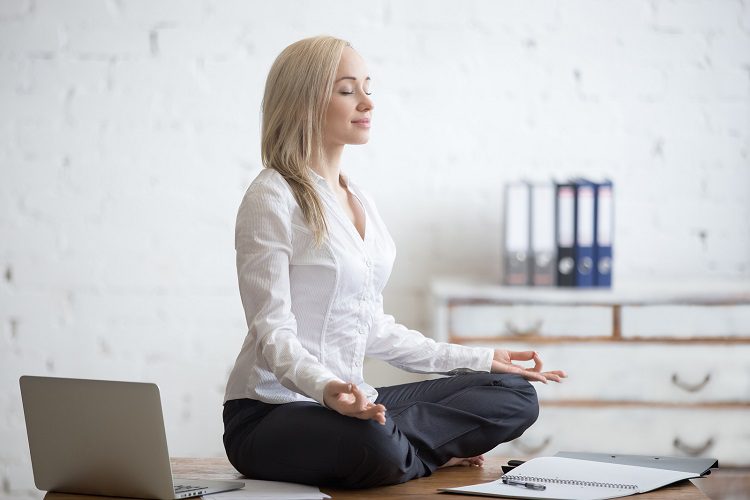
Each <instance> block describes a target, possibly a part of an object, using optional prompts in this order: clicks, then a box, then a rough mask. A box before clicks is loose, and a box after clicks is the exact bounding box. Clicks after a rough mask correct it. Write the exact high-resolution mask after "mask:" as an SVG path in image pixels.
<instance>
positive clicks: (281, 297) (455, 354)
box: [224, 169, 493, 404]
mask: <svg viewBox="0 0 750 500" xmlns="http://www.w3.org/2000/svg"><path fill="white" fill-rule="evenodd" d="M312 175H313V176H314V180H315V182H316V186H317V189H318V194H319V195H320V198H321V200H322V202H323V205H324V209H325V215H326V221H327V223H328V231H329V234H328V236H327V237H326V238H325V241H324V243H323V245H322V246H321V247H320V248H316V247H315V243H314V237H313V234H312V231H311V230H310V229H309V228H308V226H307V224H306V222H305V220H304V216H303V215H302V210H301V209H300V207H299V205H298V204H297V202H296V200H295V198H294V195H293V194H292V191H291V189H290V187H289V185H288V184H287V182H286V180H284V178H283V177H282V176H281V174H279V173H278V172H277V171H275V170H273V169H263V170H262V171H261V172H260V174H258V176H257V177H256V178H255V180H254V181H253V182H252V184H251V185H250V187H249V188H248V189H247V192H246V193H245V196H244V198H243V200H242V203H241V204H240V208H239V211H238V214H237V225H236V230H235V249H236V250H237V275H238V278H239V287H240V296H241V298H242V305H243V307H244V309H245V317H246V319H247V325H248V332H247V336H246V337H245V341H244V343H243V345H242V349H241V350H240V353H239V355H238V356H237V360H236V361H235V364H234V368H233V369H232V372H231V373H230V375H229V381H228V382H227V387H226V393H225V397H224V401H225V402H226V401H228V400H231V399H241V398H251V399H257V400H260V401H264V402H266V403H288V402H292V401H317V402H318V403H320V404H324V403H323V389H324V387H325V385H326V384H327V383H328V382H330V381H332V380H340V381H343V382H351V383H354V384H356V385H357V386H358V387H359V388H360V389H361V390H362V391H363V392H364V394H366V395H367V398H368V399H369V400H370V401H373V402H374V401H375V399H376V398H377V395H378V393H377V391H376V390H375V389H374V388H373V387H372V386H370V385H368V384H367V383H366V382H365V381H364V379H363V376H362V363H363V360H364V358H365V356H370V357H373V358H377V359H381V360H384V361H387V362H388V363H390V364H391V365H393V366H396V367H398V368H401V369H403V370H407V371H410V372H416V373H443V374H453V373H460V372H467V371H482V372H488V371H490V367H491V365H492V357H493V350H492V349H490V348H484V347H468V346H461V345H456V344H448V343H443V342H435V341H434V340H432V339H429V338H427V337H425V336H424V335H422V334H421V333H419V332H417V331H415V330H409V329H407V328H406V327H404V326H403V325H400V324H397V323H396V322H395V320H394V318H393V316H390V315H387V314H385V313H384V312H383V295H382V292H383V288H384V287H385V285H386V283H387V282H388V277H389V276H390V273H391V269H392V267H393V261H394V258H395V256H396V247H395V245H394V243H393V239H392V238H391V236H390V234H389V233H388V230H387V229H386V227H385V225H384V224H383V221H382V220H381V218H380V215H379V214H378V211H377V209H376V208H375V204H374V203H373V202H372V200H371V199H370V197H369V196H368V195H367V194H365V193H364V192H363V191H362V190H361V189H359V188H358V187H357V186H356V185H355V184H354V183H352V182H351V181H349V180H348V179H347V178H346V177H345V176H344V175H342V176H341V178H342V180H343V181H344V183H345V184H346V186H347V189H349V191H350V192H351V193H352V194H353V195H354V196H355V197H356V198H357V199H358V200H359V201H360V203H361V204H362V207H363V208H364V213H365V236H364V240H363V239H362V237H361V236H360V234H359V232H358V231H357V229H356V228H355V226H354V224H353V223H352V221H351V220H350V219H349V218H348V217H347V215H346V213H345V211H344V209H343V207H342V206H341V205H340V204H339V202H338V200H337V199H336V196H335V194H334V193H333V191H332V190H331V189H330V187H329V186H328V184H327V183H326V181H325V179H324V178H323V177H321V176H319V175H318V174H317V173H315V172H312Z"/></svg>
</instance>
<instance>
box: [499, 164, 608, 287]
mask: <svg viewBox="0 0 750 500" xmlns="http://www.w3.org/2000/svg"><path fill="white" fill-rule="evenodd" d="M613 225H614V221H613V186H612V181H610V180H605V181H602V182H594V181H592V180H589V179H583V178H575V179H571V180H569V181H564V182H557V181H546V182H529V181H518V182H512V183H509V184H506V186H505V245H504V267H505V277H504V283H505V284H506V285H513V286H558V287H580V288H586V287H604V288H611V287H612V237H613Z"/></svg>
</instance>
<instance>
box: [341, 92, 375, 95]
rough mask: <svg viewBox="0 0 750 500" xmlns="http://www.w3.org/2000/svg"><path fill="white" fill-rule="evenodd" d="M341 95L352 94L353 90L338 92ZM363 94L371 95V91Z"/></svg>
mask: <svg viewBox="0 0 750 500" xmlns="http://www.w3.org/2000/svg"><path fill="white" fill-rule="evenodd" d="M340 94H342V95H353V94H354V92H340ZM365 95H372V92H365Z"/></svg>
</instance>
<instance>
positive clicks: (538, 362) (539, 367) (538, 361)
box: [533, 351, 543, 373]
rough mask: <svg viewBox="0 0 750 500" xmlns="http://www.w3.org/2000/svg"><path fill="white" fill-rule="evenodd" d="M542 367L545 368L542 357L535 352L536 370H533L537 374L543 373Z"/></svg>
mask: <svg viewBox="0 0 750 500" xmlns="http://www.w3.org/2000/svg"><path fill="white" fill-rule="evenodd" d="M542 366H543V363H542V358H541V356H539V353H538V352H536V351H534V368H533V370H534V371H535V372H540V373H541V371H542Z"/></svg>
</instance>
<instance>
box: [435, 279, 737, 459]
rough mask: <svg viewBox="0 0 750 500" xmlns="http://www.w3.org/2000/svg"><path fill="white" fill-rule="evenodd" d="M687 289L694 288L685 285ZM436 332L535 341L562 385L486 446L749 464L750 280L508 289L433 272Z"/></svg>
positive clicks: (483, 341)
mask: <svg viewBox="0 0 750 500" xmlns="http://www.w3.org/2000/svg"><path fill="white" fill-rule="evenodd" d="M691 290H693V291H691ZM432 299H433V313H434V316H433V317H434V325H433V326H434V332H435V336H436V340H443V341H450V342H455V343H462V344H467V345H484V346H490V347H503V348H506V349H512V350H528V349H534V350H536V351H539V352H540V354H541V355H542V359H543V360H544V363H545V368H547V369H558V368H559V369H564V370H565V371H566V372H567V373H568V375H569V378H568V379H567V380H566V381H565V382H564V383H562V384H555V383H550V384H547V385H543V384H535V387H536V389H537V392H538V395H539V399H540V405H541V409H540V416H539V420H538V421H537V423H535V424H534V425H533V426H532V427H531V428H530V429H529V430H528V431H526V433H525V434H524V435H523V436H521V437H520V438H518V439H516V440H515V441H512V442H510V443H506V444H503V445H501V446H499V447H498V448H496V449H495V450H493V453H497V454H502V455H505V456H535V455H551V454H554V453H556V452H557V451H562V450H565V451H591V452H619V453H638V454H659V455H677V456H698V455H701V456H711V457H716V458H718V459H719V462H720V463H721V464H722V465H745V466H746V465H750V286H747V285H727V286H719V287H713V288H711V287H705V286H704V287H701V288H700V289H698V288H695V289H692V288H691V287H683V288H682V289H681V290H676V291H675V290H642V289H641V290H630V291H628V290H614V291H613V290H601V291H600V290H575V289H567V290H564V289H535V288H507V287H499V286H489V285H472V284H461V283H450V282H436V283H434V284H433V287H432Z"/></svg>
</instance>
